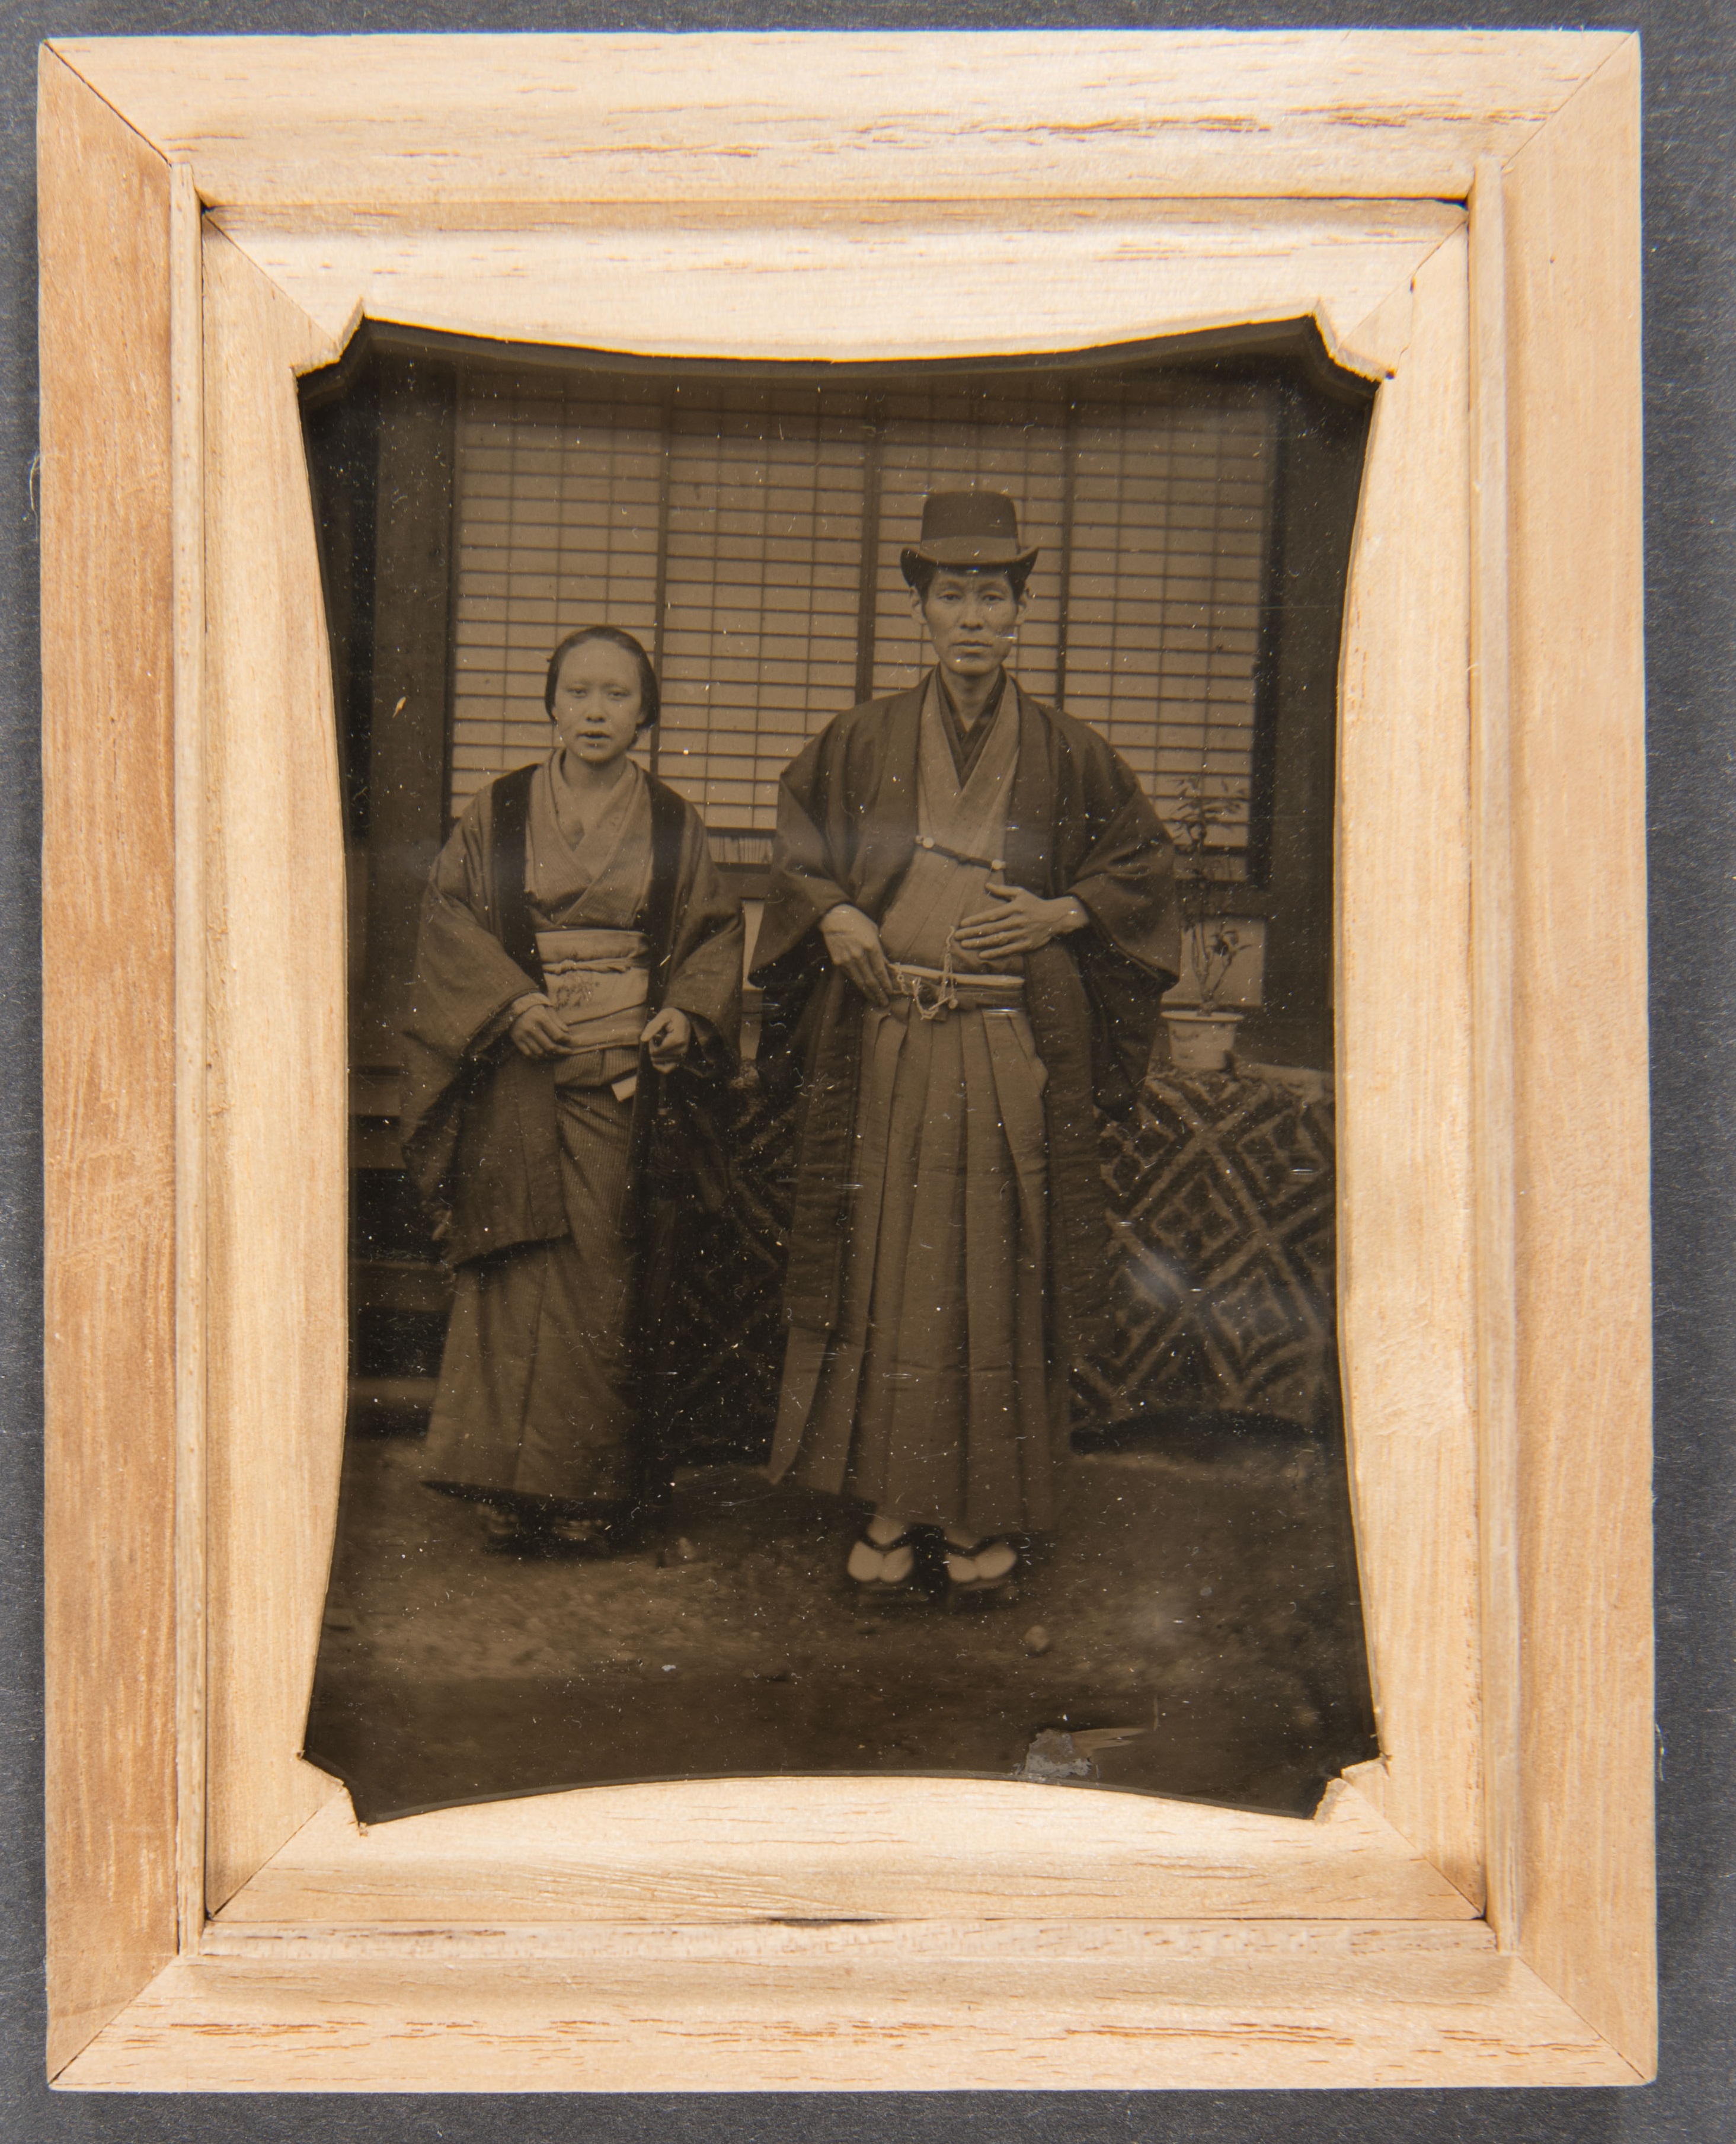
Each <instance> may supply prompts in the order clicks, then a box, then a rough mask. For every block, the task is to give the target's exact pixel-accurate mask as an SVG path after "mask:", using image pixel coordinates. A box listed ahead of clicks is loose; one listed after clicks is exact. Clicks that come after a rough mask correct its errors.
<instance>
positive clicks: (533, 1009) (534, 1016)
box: [507, 1005, 567, 1057]
mask: <svg viewBox="0 0 1736 2144" xmlns="http://www.w3.org/2000/svg"><path fill="white" fill-rule="evenodd" d="M507 1032H508V1035H511V1036H512V1038H513V1048H514V1049H515V1050H518V1053H519V1055H521V1056H523V1057H558V1056H559V1055H561V1054H562V1052H563V1050H565V1049H566V1047H567V1030H566V1029H565V1027H564V1026H563V1025H562V1024H561V1016H560V1015H559V1014H558V1012H557V1011H556V1010H555V1009H554V1007H553V1005H526V1007H525V1008H524V1010H523V1012H521V1013H520V1014H519V1015H518V1018H517V1019H516V1020H514V1021H513V1024H512V1025H511V1026H510V1027H509V1028H508V1030H507Z"/></svg>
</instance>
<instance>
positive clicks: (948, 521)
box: [898, 491, 1037, 588]
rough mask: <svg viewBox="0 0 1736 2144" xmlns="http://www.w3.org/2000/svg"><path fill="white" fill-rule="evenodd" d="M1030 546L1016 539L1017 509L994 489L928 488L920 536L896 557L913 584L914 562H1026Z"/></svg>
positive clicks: (971, 565)
mask: <svg viewBox="0 0 1736 2144" xmlns="http://www.w3.org/2000/svg"><path fill="white" fill-rule="evenodd" d="M1036 555H1037V553H1036V552H1035V551H1034V550H1030V551H1027V550H1025V549H1024V548H1022V547H1021V545H1020V543H1019V512H1018V509H1017V508H1016V507H1015V506H1014V504H1013V502H1012V500H1011V499H1009V498H1008V497H1007V496H1006V494H1004V492H999V491H931V492H930V494H929V495H928V497H927V498H926V499H924V500H923V502H922V536H921V540H920V542H918V543H906V544H905V547H904V549H903V550H902V551H901V552H900V553H899V557H898V563H899V564H900V566H901V567H902V568H904V577H905V579H906V580H907V581H908V582H909V583H910V586H911V587H912V588H915V585H916V574H915V568H916V567H917V565H918V564H927V565H930V566H965V567H969V568H977V569H982V568H993V567H996V566H1029V564H1030V563H1032V561H1033V560H1034V558H1036Z"/></svg>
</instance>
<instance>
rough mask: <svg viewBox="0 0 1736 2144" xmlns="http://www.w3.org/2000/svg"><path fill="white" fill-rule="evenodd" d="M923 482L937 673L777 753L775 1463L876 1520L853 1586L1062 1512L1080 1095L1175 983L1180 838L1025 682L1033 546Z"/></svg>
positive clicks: (929, 623)
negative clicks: (783, 1122) (789, 1091)
mask: <svg viewBox="0 0 1736 2144" xmlns="http://www.w3.org/2000/svg"><path fill="white" fill-rule="evenodd" d="M1036 556H1037V553H1035V551H1034V550H1027V549H1024V548H1022V547H1021V545H1020V543H1019V526H1018V519H1017V515H1016V514H1015V511H1014V505H1013V502H1012V501H1011V500H1010V499H1005V498H1003V497H1002V496H1001V495H1000V494H998V493H995V492H980V491H964V492H936V493H935V494H932V495H931V496H930V498H929V499H927V500H926V501H925V504H924V506H923V512H922V534H921V539H920V542H918V543H915V544H913V545H911V546H909V547H907V548H905V551H904V553H903V554H902V565H903V569H904V576H905V580H906V582H908V583H909V584H910V605H911V610H912V613H913V614H914V615H915V616H916V617H918V618H920V619H921V621H922V623H923V625H924V626H925V628H926V631H927V633H928V636H929V638H930V641H931V642H932V643H933V647H934V653H935V665H934V668H932V669H930V671H929V672H927V673H926V675H925V677H922V679H921V680H920V682H918V683H917V684H916V685H915V687H913V688H912V689H911V690H910V691H909V692H899V693H895V694H894V695H893V696H892V697H890V699H883V700H871V701H870V702H867V703H866V705H865V706H862V707H857V708H855V709H854V710H853V711H852V712H851V713H849V714H847V715H844V716H841V717H839V718H838V719H837V720H836V721H835V722H832V723H831V725H830V726H829V727H827V728H826V730H825V731H823V732H821V735H820V736H819V737H816V738H815V739H814V740H813V741H812V742H811V743H810V744H809V745H808V746H807V747H806V750H805V751H803V752H801V754H800V755H799V756H798V757H796V759H795V760H794V761H793V762H791V765H790V767H788V768H787V769H786V771H785V773H784V777H783V782H782V786H781V792H780V798H779V810H778V836H777V849H776V856H775V858H774V861H773V865H772V872H771V890H770V895H769V897H768V899H767V901H766V911H765V916H764V921H763V922H762V924H761V931H760V938H759V945H758V949H757V961H756V968H755V975H756V979H757V980H759V981H761V983H762V984H763V985H764V987H765V990H766V1019H765V1024H764V1030H763V1033H764V1040H763V1042H762V1045H761V1061H762V1064H763V1065H765V1067H766V1071H767V1074H768V1075H769V1076H771V1078H773V1079H776V1078H777V1077H778V1076H779V1074H780V1072H781V1071H782V1072H784V1073H785V1074H796V1076H798V1077H799V1079H800V1082H801V1094H800V1102H799V1106H798V1111H797V1120H796V1140H797V1175H796V1204H795V1213H794V1219H793V1224H792V1228H791V1243H790V1266H789V1275H788V1279H787V1283H786V1291H785V1313H786V1324H787V1325H788V1328H789V1339H788V1342H787V1352H786V1357H785V1364H784V1372H783V1383H782V1389H781V1397H780V1401H779V1410H778V1421H777V1427H776V1435H775V1438H774V1442H773V1450H772V1458H771V1472H772V1475H773V1477H774V1479H780V1480H781V1479H782V1478H784V1477H785V1476H789V1477H791V1478H792V1479H794V1480H796V1481H801V1482H802V1483H804V1484H805V1485H806V1486H809V1487H811V1488H816V1489H823V1490H826V1491H831V1492H832V1493H834V1494H843V1493H848V1494H851V1495H853V1496H856V1497H858V1498H860V1499H861V1501H862V1502H864V1503H865V1504H866V1505H867V1506H870V1516H869V1518H868V1521H867V1522H866V1526H865V1527H864V1529H863V1531H862V1534H861V1539H859V1540H858V1541H856V1544H855V1546H854V1547H853V1548H852V1549H851V1553H850V1561H849V1566H848V1568H849V1572H850V1576H851V1579H852V1580H853V1581H855V1583H856V1586H857V1588H858V1589H859V1591H860V1592H861V1593H862V1594H863V1595H865V1596H866V1595H875V1594H893V1593H900V1592H905V1591H913V1590H915V1589H916V1588H917V1587H918V1586H920V1585H921V1584H922V1582H923V1580H924V1576H925V1572H924V1568H923V1563H924V1556H925V1551H927V1549H928V1548H929V1547H930V1545H931V1544H938V1546H939V1551H940V1554H941V1555H942V1556H944V1561H945V1573H946V1578H947V1582H948V1588H949V1591H950V1592H951V1593H952V1594H954V1595H959V1594H966V1593H986V1592H994V1591H1001V1590H1003V1589H1004V1588H1005V1587H1006V1586H1008V1585H1009V1583H1010V1581H1012V1579H1013V1578H1014V1576H1015V1575H1016V1572H1017V1570H1018V1567H1019V1554H1020V1542H1021V1541H1022V1539H1023V1537H1024V1536H1025V1535H1026V1534H1027V1533H1029V1532H1032V1531H1044V1530H1045V1529H1046V1528H1048V1527H1049V1526H1051V1525H1052V1524H1053V1516H1054V1488H1053V1479H1052V1476H1053V1472H1054V1462H1055V1460H1056V1458H1057V1457H1058V1455H1059V1453H1061V1452H1063V1451H1064V1449H1065V1447H1066V1437H1067V1426H1068V1404H1067V1390H1068V1370H1069V1365H1070V1364H1071V1362H1073V1361H1074V1359H1075V1358H1076V1357H1077V1356H1078V1355H1079V1353H1080V1352H1082V1349H1083V1346H1084V1343H1085V1340H1086V1335H1087V1333H1088V1331H1089V1328H1090V1326H1091V1325H1092V1323H1094V1319H1095V1318H1097V1317H1098V1316H1099V1315H1100V1314H1101V1313H1102V1312H1103V1311H1104V1307H1105V1304H1104V1298H1105V1296H1106V1293H1107V1288H1108V1271H1109V1268H1108V1263H1107V1259H1108V1251H1109V1238H1108V1230H1107V1226H1106V1223H1105V1220H1104V1192H1103V1184H1102V1181H1101V1179H1100V1177H1099V1169H1098V1157H1097V1130H1096V1123H1095V1117H1094V1107H1095V1108H1099V1109H1108V1110H1111V1111H1124V1110H1126V1109H1128V1108H1130V1107H1131V1106H1132V1104H1133V1100H1134V1099H1135V1097H1136V1095H1137V1094H1138V1089H1139V1084H1140V1082H1141V1081H1142V1079H1143V1077H1144V1074H1145V1068H1146V1061H1147V1059H1148V1056H1149V1054H1150V1050H1151V1045H1152V1040H1153V1035H1155V1033H1156V1030H1157V1026H1158V1001H1159V1000H1160V999H1161V998H1162V996H1163V993H1164V991H1165V990H1168V988H1169V987H1170V985H1172V984H1173V981H1174V980H1175V978H1176V975H1177V973H1178V970H1179V967H1180V964H1181V963H1180V950H1179V947H1180V933H1179V926H1178V918H1177V912H1176V906H1175V898H1174V888H1173V876H1172V868H1171V866H1172V859H1171V852H1170V846H1169V843H1168V839H1167V838H1166V836H1165V835H1164V832H1163V827H1162V826H1161V825H1160V823H1159V821H1158V817H1157V815H1156V813H1155V812H1154V811H1153V809H1152V807H1151V805H1150V803H1149V802H1148V800H1147V798H1146V797H1145V795H1144V793H1143V792H1142V790H1141V789H1140V787H1139V785H1138V782H1137V780H1136V779H1135V778H1134V777H1133V774H1132V773H1131V772H1129V771H1128V768H1127V767H1125V766H1124V765H1123V763H1122V762H1121V761H1120V760H1119V759H1118V757H1116V755H1115V754H1114V752H1112V751H1111V750H1110V749H1109V746H1108V745H1107V744H1106V743H1105V742H1104V740H1103V739H1102V737H1099V735H1098V734H1097V732H1095V731H1094V730H1091V729H1089V728H1087V727H1085V725H1084V723H1082V722H1074V721H1071V720H1069V718H1068V717H1066V716H1065V715H1062V714H1059V713H1056V712H1054V711H1053V710H1051V709H1050V708H1048V707H1044V706H1042V705H1041V704H1040V703H1039V702H1037V701H1036V700H1034V699H1032V698H1031V697H1029V694H1027V693H1026V692H1024V691H1022V690H1021V688H1020V687H1019V684H1018V683H1017V682H1016V681H1015V680H1014V678H1013V677H1010V676H1009V674H1008V672H1007V670H1006V668H1005V664H1006V661H1007V658H1008V657H1009V654H1010V653H1012V650H1013V647H1014V641H1015V639H1016V638H1017V635H1018V631H1019V622H1020V619H1021V618H1022V617H1023V615H1024V609H1025V605H1026V600H1027V598H1026V593H1025V588H1026V582H1027V580H1028V578H1029V573H1030V570H1031V567H1032V565H1033V564H1034V561H1035V559H1036Z"/></svg>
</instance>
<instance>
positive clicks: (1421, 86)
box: [55, 29, 1617, 211]
mask: <svg viewBox="0 0 1736 2144" xmlns="http://www.w3.org/2000/svg"><path fill="white" fill-rule="evenodd" d="M1616 42H1617V37H1616V35H1615V34H1614V33H1590V34H1578V35H1575V34H1573V33H1562V32H1548V31H1544V32H1534V33H1523V32H1522V33H1517V34H1515V33H1513V32H1504V33H1495V34H1486V35H1477V34H1467V33H1466V32H1456V31H1455V32H1410V31H1401V32H1349V33H1339V34H1335V35H1332V36H1320V35H1312V36H1311V35H1309V34H1308V33H1307V32H1241V33H1230V34H1228V35H1226V34H1225V33H1223V32H1213V31H1205V32H1149V31H1145V32H1140V31H1133V32H1114V31H1109V32H1104V31H1099V32H1092V31H1079V30H1074V29H1069V30H1066V31H1058V32H1047V33H1045V32H998V33H997V34H996V35H995V37H994V39H993V40H992V42H990V41H989V40H987V39H985V38H984V37H981V36H980V35H977V34H973V33H970V32H964V33H954V34H940V35H928V36H921V35H910V34H908V33H906V34H903V35H899V34H892V35H880V34H875V33H866V34H863V33H858V34H845V35H840V36H816V35H812V34H802V33H795V34H791V33H776V32H772V33H766V34H752V33H746V34H743V33H724V34H717V33H707V34H705V35H702V36H697V37H655V36H619V37H585V36H566V37H560V36H538V37H526V36H504V37H501V36H494V37H347V38H345V39H343V40H341V41H338V40H332V41H330V42H326V43H324V44H322V43H321V42H320V40H318V39H313V38H295V37H211V38H176V37H161V38H112V39H110V38H68V39H63V40H60V41H57V44H56V47H55V49H56V50H57V51H59V52H62V53H63V54H64V56H65V57H66V58H67V61H68V62H69V63H70V64H71V65H72V66H73V67H76V68H77V70H78V71H79V72H80V73H82V75H84V76H85V77H86V79H87V80H88V81H89V82H92V84H93V85H94V86H95V87H97V88H98V89H100V90H101V92H102V94H103V95H104V96H105V97H108V98H109V99H110V100H111V101H112V102H113V103H114V104H115V105H116V106H117V108H118V109H120V110H121V111H123V112H126V114H127V116H128V117H130V118H131V120H132V121H133V123H134V124H135V125H136V126H137V127H140V128H141V130H142V131H143V132H146V134H147V135H148V136H150V138H151V140H152V141H156V142H157V143H159V144H160V145H161V146H163V147H164V148H165V149H166V151H168V152H169V153H170V154H171V155H172V156H175V157H176V158H177V159H181V158H185V159H186V161H189V162H191V164H192V166H193V167H194V171H195V174H196V177H197V181H198V185H199V191H200V194H201V197H202V198H203V199H204V200H205V201H206V203H207V204H209V205H210V206H213V207H231V206H239V205H242V204H247V203H253V202H263V203H267V204H270V205H273V206H280V205H282V204H283V203H285V202H294V203H297V204H315V203H325V204H330V205H333V206H338V207H341V208H343V209H345V210H346V211H347V210H350V209H352V208H354V209H360V210H366V209H370V208H375V207H379V206H389V205H390V204H392V203H394V202H399V201H423V202H453V201H500V202H503V201H514V202H523V203H535V202H538V201H712V200H724V201H747V200H755V201H856V200H861V199H875V198H877V199H900V200H905V201H944V200H954V201H981V200H990V199H1000V198H1013V199H1017V198H1021V197H1036V198H1039V199H1045V200H1066V199H1069V198H1085V199H1092V198H1100V197H1114V196H1125V195H1134V196H1149V195H1182V196H1188V195H1198V196H1213V195H1228V194H1241V195H1262V194H1276V195H1292V196H1325V197H1327V198H1332V197H1334V196H1340V197H1342V196H1365V197H1373V198H1376V199H1386V198H1390V197H1391V196H1396V195H1403V196H1414V197H1416V198H1417V199H1422V200H1426V199H1430V198H1439V199H1455V200H1461V201H1462V200H1463V199H1464V198H1465V196H1466V193H1467V191H1469V188H1470V185H1471V171H1472V167H1473V166H1474V165H1475V163H1476V159H1477V157H1478V156H1510V155H1511V154H1512V153H1513V152H1514V151H1515V150H1516V149H1517V148H1518V147H1519V146H1520V144H1521V143H1522V142H1523V141H1525V140H1526V139H1528V138H1529V136H1530V135H1531V134H1532V133H1533V132H1535V130H1536V129H1537V128H1538V127H1540V125H1542V123H1543V122H1545V120H1546V119H1547V118H1548V117H1549V116H1550V113H1551V112H1555V111H1556V110H1557V109H1558V108H1559V107H1560V106H1561V104H1562V103H1564V102H1565V100H1566V98H1567V97H1569V96H1570V94H1571V92H1572V91H1573V90H1574V88H1575V87H1576V85H1577V84H1578V83H1579V82H1581V81H1583V80H1584V79H1585V77H1586V76H1587V75H1588V74H1589V73H1590V72H1591V71H1592V70H1593V69H1594V68H1595V67H1596V66H1597V64H1598V63H1599V62H1600V61H1601V60H1602V59H1603V58H1605V57H1607V56H1608V54H1609V53H1610V52H1611V51H1613V50H1614V47H1615V44H1616Z"/></svg>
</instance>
